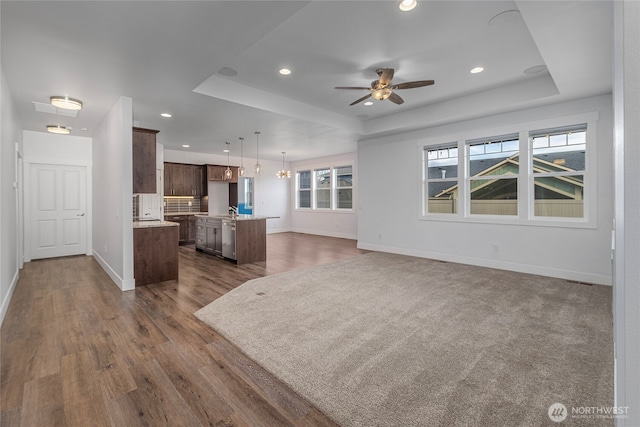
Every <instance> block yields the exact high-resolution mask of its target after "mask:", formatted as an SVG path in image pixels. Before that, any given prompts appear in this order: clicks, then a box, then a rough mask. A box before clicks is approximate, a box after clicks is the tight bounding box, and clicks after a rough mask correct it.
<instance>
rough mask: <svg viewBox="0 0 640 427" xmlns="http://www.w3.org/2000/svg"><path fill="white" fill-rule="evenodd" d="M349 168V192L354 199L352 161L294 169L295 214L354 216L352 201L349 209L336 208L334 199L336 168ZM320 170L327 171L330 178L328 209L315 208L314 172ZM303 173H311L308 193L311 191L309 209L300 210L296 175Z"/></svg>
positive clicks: (335, 195)
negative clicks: (350, 182)
mask: <svg viewBox="0 0 640 427" xmlns="http://www.w3.org/2000/svg"><path fill="white" fill-rule="evenodd" d="M347 166H350V167H351V179H352V185H351V187H350V188H351V192H352V197H353V198H355V192H356V189H355V186H354V185H353V183H354V182H355V178H356V171H355V163H354V162H353V161H346V162H340V163H336V164H335V165H331V166H305V167H300V168H299V169H295V170H294V174H295V175H294V176H295V179H296V180H295V184H294V192H295V200H294V207H295V208H294V211H296V212H307V213H312V212H313V213H331V214H354V213H355V207H354V202H353V200H352V203H351V209H348V208H337V207H336V206H337V202H336V197H337V187H336V179H335V177H336V169H337V168H342V167H347ZM322 169H329V174H330V176H331V186H330V188H329V191H330V205H331V207H330V208H318V207H316V190H317V187H316V175H315V172H316V170H322ZM305 171H310V172H311V189H310V190H309V191H311V207H309V208H301V207H299V203H300V200H299V193H298V192H299V181H298V173H299V172H305ZM343 188H349V187H343Z"/></svg>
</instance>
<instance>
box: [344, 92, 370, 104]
mask: <svg viewBox="0 0 640 427" xmlns="http://www.w3.org/2000/svg"><path fill="white" fill-rule="evenodd" d="M367 98H371V94H368V95H365V96H363V97H362V98H360V99H357V100H355V101H353V102H352V103H351V104H349V105H356V104H357V103H358V102H362V101H364V100H365V99H367Z"/></svg>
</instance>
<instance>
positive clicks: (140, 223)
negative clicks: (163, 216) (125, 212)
mask: <svg viewBox="0 0 640 427" xmlns="http://www.w3.org/2000/svg"><path fill="white" fill-rule="evenodd" d="M179 226H180V224H178V223H177V222H171V221H161V220H157V221H133V228H149V227H179Z"/></svg>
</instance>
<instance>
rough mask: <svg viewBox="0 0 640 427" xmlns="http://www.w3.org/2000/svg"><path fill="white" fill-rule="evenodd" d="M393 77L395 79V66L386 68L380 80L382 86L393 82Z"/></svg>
mask: <svg viewBox="0 0 640 427" xmlns="http://www.w3.org/2000/svg"><path fill="white" fill-rule="evenodd" d="M391 79H393V68H385V69H383V70H382V74H380V78H379V79H378V81H379V82H380V84H381V85H382V86H388V85H390V84H391Z"/></svg>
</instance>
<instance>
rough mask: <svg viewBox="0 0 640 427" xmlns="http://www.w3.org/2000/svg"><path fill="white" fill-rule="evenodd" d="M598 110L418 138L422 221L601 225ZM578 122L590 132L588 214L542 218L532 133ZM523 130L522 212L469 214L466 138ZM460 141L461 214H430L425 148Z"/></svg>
mask: <svg viewBox="0 0 640 427" xmlns="http://www.w3.org/2000/svg"><path fill="white" fill-rule="evenodd" d="M598 119H599V113H598V112H590V113H584V114H576V115H571V116H564V117H556V118H552V119H548V120H536V121H531V122H525V123H520V124H514V125H507V126H504V127H498V128H485V129H477V130H473V131H469V132H465V133H460V134H454V135H442V136H440V137H438V138H437V139H435V138H425V139H419V140H418V141H417V150H418V156H416V157H417V159H418V160H417V161H418V167H419V170H420V171H421V173H420V176H421V181H422V182H421V185H419V186H418V189H419V190H418V191H419V194H418V200H420V204H419V205H420V206H419V208H418V219H419V220H421V221H443V222H465V223H482V224H501V225H521V226H534V227H565V228H588V229H595V228H596V227H597V183H598V179H597V156H596V153H595V151H596V150H597V147H596V139H597V121H598ZM577 123H586V124H587V135H586V147H587V148H586V159H585V171H584V181H585V195H584V196H585V197H584V217H583V218H567V217H542V216H535V215H534V212H533V210H534V203H533V194H532V191H531V189H532V188H533V187H532V186H533V179H534V175H533V170H532V166H531V148H530V144H529V132H530V131H533V130H536V129H547V128H556V127H563V126H570V125H574V124H577ZM510 133H519V135H520V146H519V148H520V159H521V161H520V169H519V173H518V215H480V214H473V215H472V214H469V209H470V208H469V206H468V203H467V199H468V198H469V185H470V179H469V178H470V177H469V169H468V164H467V161H468V159H469V157H468V156H469V154H468V149H467V144H466V141H469V140H473V139H478V138H482V137H483V136H491V135H506V134H510ZM445 141H450V142H454V141H457V142H458V186H459V188H460V192H459V195H458V213H455V214H442V213H428V212H427V205H426V202H425V197H426V194H427V193H426V190H427V187H426V186H427V176H426V173H427V171H426V170H425V167H424V165H425V164H426V163H425V160H426V159H425V153H426V151H425V150H424V147H428V146H438V145H442V143H443V142H445Z"/></svg>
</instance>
